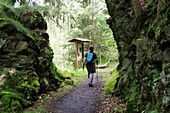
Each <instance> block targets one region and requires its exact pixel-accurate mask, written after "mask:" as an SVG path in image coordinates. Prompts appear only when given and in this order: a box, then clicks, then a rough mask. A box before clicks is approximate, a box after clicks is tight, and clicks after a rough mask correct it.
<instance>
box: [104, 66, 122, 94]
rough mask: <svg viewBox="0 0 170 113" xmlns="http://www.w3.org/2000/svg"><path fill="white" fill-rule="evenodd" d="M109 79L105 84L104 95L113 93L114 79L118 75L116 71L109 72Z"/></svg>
mask: <svg viewBox="0 0 170 113" xmlns="http://www.w3.org/2000/svg"><path fill="white" fill-rule="evenodd" d="M111 75H112V76H111V78H109V79H108V81H107V82H106V83H105V87H104V91H105V93H106V94H110V93H113V92H114V90H113V89H115V84H116V79H117V78H118V77H119V73H118V71H117V70H116V69H114V70H113V71H112V72H111Z"/></svg>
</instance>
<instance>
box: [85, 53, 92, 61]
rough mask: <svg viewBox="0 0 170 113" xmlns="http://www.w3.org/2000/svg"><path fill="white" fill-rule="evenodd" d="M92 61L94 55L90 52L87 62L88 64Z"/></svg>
mask: <svg viewBox="0 0 170 113" xmlns="http://www.w3.org/2000/svg"><path fill="white" fill-rule="evenodd" d="M92 59H93V53H90V52H88V53H87V57H86V62H87V63H89V62H92Z"/></svg>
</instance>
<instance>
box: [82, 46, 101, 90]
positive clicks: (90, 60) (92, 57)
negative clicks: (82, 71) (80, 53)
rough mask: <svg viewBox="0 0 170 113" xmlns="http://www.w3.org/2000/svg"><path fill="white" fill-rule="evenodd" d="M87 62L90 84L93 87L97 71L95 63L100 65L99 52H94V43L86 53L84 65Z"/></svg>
mask: <svg viewBox="0 0 170 113" xmlns="http://www.w3.org/2000/svg"><path fill="white" fill-rule="evenodd" d="M85 63H86V69H87V71H88V79H89V86H90V87H92V86H93V84H92V82H93V76H94V73H96V66H95V64H97V65H98V60H97V54H96V53H95V52H94V47H93V45H90V46H89V51H88V52H87V53H86V54H85V58H84V62H83V67H84V64H85Z"/></svg>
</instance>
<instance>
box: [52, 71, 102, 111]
mask: <svg viewBox="0 0 170 113" xmlns="http://www.w3.org/2000/svg"><path fill="white" fill-rule="evenodd" d="M101 74H102V73H98V75H99V77H98V79H97V76H94V80H93V87H89V86H88V79H86V80H85V81H84V82H82V83H81V84H80V85H79V86H77V87H76V88H75V89H74V90H73V91H71V92H70V93H68V94H67V95H66V96H64V97H63V98H62V99H60V100H58V101H55V100H54V101H53V102H52V103H51V105H50V108H49V109H50V111H49V112H50V113H94V112H95V106H96V105H97V104H98V103H99V100H100V99H101V94H102V87H103V83H102V82H101V80H100V75H101Z"/></svg>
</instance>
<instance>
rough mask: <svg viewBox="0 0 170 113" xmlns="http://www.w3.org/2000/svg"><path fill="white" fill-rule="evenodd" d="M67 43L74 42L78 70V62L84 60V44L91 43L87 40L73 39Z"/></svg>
mask: <svg viewBox="0 0 170 113" xmlns="http://www.w3.org/2000/svg"><path fill="white" fill-rule="evenodd" d="M68 42H74V43H75V46H76V69H77V70H78V69H79V67H78V61H79V60H83V59H84V42H91V40H89V39H83V38H73V39H70V40H68Z"/></svg>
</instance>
